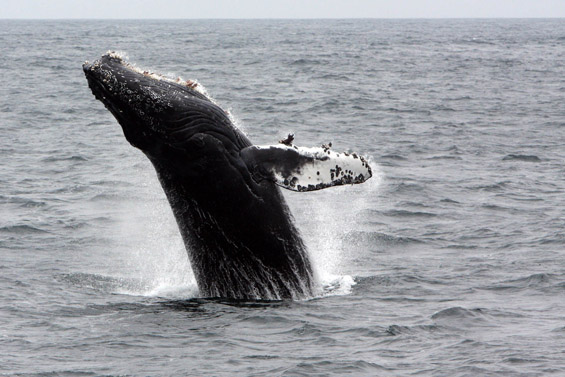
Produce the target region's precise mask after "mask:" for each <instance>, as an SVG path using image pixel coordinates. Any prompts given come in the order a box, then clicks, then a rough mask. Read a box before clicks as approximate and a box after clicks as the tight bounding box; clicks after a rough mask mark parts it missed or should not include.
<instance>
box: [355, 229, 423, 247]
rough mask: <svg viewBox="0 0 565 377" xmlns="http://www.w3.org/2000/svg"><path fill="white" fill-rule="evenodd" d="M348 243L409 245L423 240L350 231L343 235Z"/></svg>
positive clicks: (420, 242) (379, 233)
mask: <svg viewBox="0 0 565 377" xmlns="http://www.w3.org/2000/svg"><path fill="white" fill-rule="evenodd" d="M344 238H345V241H346V242H348V243H372V244H374V243H377V244H381V245H387V246H394V245H411V244H422V243H424V241H422V240H419V239H417V238H412V237H401V236H394V235H391V234H387V233H381V232H367V231H351V232H349V233H347V235H346V236H345V237H344Z"/></svg>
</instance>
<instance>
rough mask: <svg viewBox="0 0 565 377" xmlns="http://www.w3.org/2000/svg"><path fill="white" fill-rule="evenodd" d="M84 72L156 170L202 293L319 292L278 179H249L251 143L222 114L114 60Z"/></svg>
mask: <svg viewBox="0 0 565 377" xmlns="http://www.w3.org/2000/svg"><path fill="white" fill-rule="evenodd" d="M83 69H84V72H85V75H86V78H87V80H88V83H89V86H90V88H91V89H92V92H93V94H94V95H95V96H96V98H97V99H99V100H100V101H102V103H104V105H105V106H106V108H107V109H108V110H110V111H111V112H112V114H113V115H114V116H115V117H116V119H117V120H118V122H119V123H120V125H121V126H122V129H123V132H124V135H125V137H126V139H127V140H128V141H129V142H130V143H131V144H132V145H133V146H134V147H136V148H139V149H140V150H141V151H142V152H143V153H144V154H145V155H146V156H147V157H148V158H149V160H150V161H151V162H152V164H153V166H154V167H155V170H156V171H157V175H158V177H159V180H160V182H161V185H162V187H163V190H164V191H165V194H166V195H167V198H168V200H169V203H170V205H171V207H172V209H173V213H174V216H175V218H176V221H177V224H178V226H179V229H180V232H181V234H182V237H183V240H184V243H185V245H186V249H187V252H188V255H189V259H190V262H191V265H192V269H193V271H194V274H195V277H196V280H197V283H198V288H199V290H200V294H201V295H202V296H205V297H223V298H235V299H290V298H304V297H308V296H311V295H312V293H313V289H314V281H313V275H312V266H311V263H310V260H309V258H308V254H307V251H306V248H305V246H304V243H303V241H302V239H301V237H300V235H299V232H298V230H297V229H296V228H295V226H294V224H293V222H292V216H291V214H290V211H289V209H288V207H287V205H286V203H285V201H284V198H283V196H282V194H281V192H280V190H279V188H278V187H277V186H275V184H274V183H273V182H272V181H270V180H261V181H257V180H254V179H253V178H252V176H251V174H250V172H249V170H248V168H247V166H246V164H245V162H244V161H243V160H242V158H241V156H240V151H241V150H242V149H244V148H246V147H248V146H250V145H252V144H251V142H250V141H249V139H248V138H247V137H246V136H245V135H244V134H243V133H241V132H240V131H239V130H238V129H237V128H236V127H235V126H234V125H233V124H232V123H231V121H230V119H229V117H228V116H227V114H226V113H225V112H224V111H223V110H222V109H221V108H220V107H218V106H217V105H215V104H214V103H212V102H211V101H210V100H209V99H208V98H207V97H206V96H205V95H203V94H201V93H200V92H198V91H196V90H195V89H194V88H193V87H191V85H182V84H177V83H174V82H171V81H167V80H159V79H155V78H153V77H151V75H148V74H144V73H142V72H137V71H135V70H133V69H131V67H130V66H128V64H127V63H125V62H123V61H122V59H121V58H119V57H116V56H110V55H104V56H103V57H102V58H101V59H99V60H98V61H96V62H94V63H92V64H88V63H85V65H84V66H83Z"/></svg>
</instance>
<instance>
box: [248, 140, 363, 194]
mask: <svg viewBox="0 0 565 377" xmlns="http://www.w3.org/2000/svg"><path fill="white" fill-rule="evenodd" d="M240 153H241V156H242V158H243V160H244V161H245V163H246V165H247V167H248V168H249V170H250V171H251V173H252V175H253V177H254V178H255V179H256V180H263V179H270V180H273V181H274V182H275V183H276V184H277V185H279V186H281V187H284V188H285V189H288V190H293V191H313V190H321V189H323V188H326V187H332V186H338V185H345V184H354V183H363V182H365V181H366V180H367V179H369V178H371V176H372V172H371V167H370V166H369V163H368V162H367V161H366V160H365V159H364V158H363V157H361V156H358V155H357V154H355V153H352V154H348V153H336V152H333V151H331V150H330V149H329V148H328V147H326V146H324V147H322V148H303V147H297V146H294V145H284V144H278V145H264V146H258V145H253V146H251V147H247V148H245V149H243V150H242V151H241V152H240Z"/></svg>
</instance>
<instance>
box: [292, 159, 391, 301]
mask: <svg viewBox="0 0 565 377" xmlns="http://www.w3.org/2000/svg"><path fill="white" fill-rule="evenodd" d="M369 164H370V165H371V168H372V170H373V177H372V178H371V179H369V180H368V181H367V182H365V183H364V184H362V185H351V186H342V187H332V188H330V189H326V190H320V191H316V192H312V193H291V192H288V191H285V196H286V197H287V199H288V200H287V201H288V204H289V206H290V207H291V210H292V212H293V214H294V216H295V218H296V221H297V223H298V228H299V229H300V230H301V232H302V235H303V237H304V240H305V242H306V245H307V246H308V250H309V252H310V257H311V258H312V262H313V265H314V269H315V276H316V280H317V281H318V284H319V286H320V290H321V292H319V295H321V296H326V295H341V294H349V293H350V292H351V290H352V288H353V286H354V285H355V280H354V279H353V277H352V276H351V275H352V274H354V273H355V271H353V270H352V269H351V266H352V265H353V263H352V260H353V259H355V258H356V257H357V256H358V255H356V254H355V249H354V248H351V247H347V243H348V242H349V239H348V237H347V235H348V234H349V233H351V232H353V231H357V230H359V229H360V228H362V226H363V221H364V219H363V217H362V215H361V211H363V210H364V209H366V208H367V207H368V205H369V203H370V202H371V201H372V200H374V197H375V196H376V195H377V192H378V190H379V187H380V183H381V181H382V177H383V174H382V172H381V169H380V167H379V166H378V165H377V164H376V163H374V162H372V161H371V159H369Z"/></svg>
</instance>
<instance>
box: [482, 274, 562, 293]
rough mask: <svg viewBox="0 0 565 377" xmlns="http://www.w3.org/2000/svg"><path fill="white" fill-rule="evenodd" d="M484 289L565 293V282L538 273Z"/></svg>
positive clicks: (555, 277)
mask: <svg viewBox="0 0 565 377" xmlns="http://www.w3.org/2000/svg"><path fill="white" fill-rule="evenodd" d="M482 289H486V290H490V291H509V292H518V291H523V290H531V289H533V290H541V291H544V292H546V291H549V290H556V291H563V290H564V289H565V280H564V279H563V278H561V277H559V276H558V275H556V274H550V273H537V274H533V275H528V276H524V277H521V278H518V279H512V280H505V281H502V282H500V283H496V284H492V285H489V286H485V287H482Z"/></svg>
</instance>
